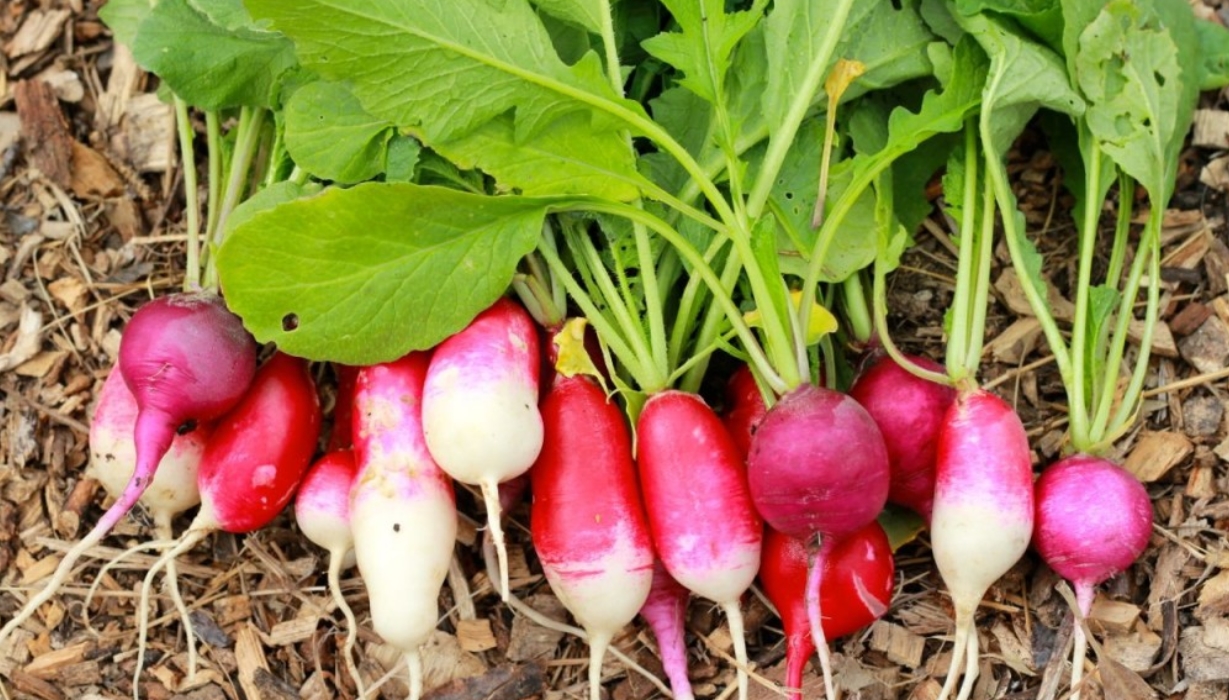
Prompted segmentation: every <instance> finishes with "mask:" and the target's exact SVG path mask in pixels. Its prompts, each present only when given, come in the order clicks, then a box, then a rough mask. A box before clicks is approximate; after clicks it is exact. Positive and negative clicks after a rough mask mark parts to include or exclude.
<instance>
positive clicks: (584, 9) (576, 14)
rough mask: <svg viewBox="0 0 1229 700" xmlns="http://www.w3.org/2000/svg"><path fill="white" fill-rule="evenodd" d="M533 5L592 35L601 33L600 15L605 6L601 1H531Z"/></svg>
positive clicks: (603, 11) (603, 12)
mask: <svg viewBox="0 0 1229 700" xmlns="http://www.w3.org/2000/svg"><path fill="white" fill-rule="evenodd" d="M533 4H534V5H537V7H538V9H540V10H542V11H543V12H545V13H547V14H549V15H550V16H552V17H555V18H557V19H561V20H563V21H565V22H570V23H572V24H575V25H577V26H579V27H581V28H582V29H584V30H586V31H588V32H592V33H593V34H601V33H602V15H603V14H605V10H606V6H607V4H606V3H604V2H601V0H533Z"/></svg>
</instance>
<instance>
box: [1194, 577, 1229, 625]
mask: <svg viewBox="0 0 1229 700" xmlns="http://www.w3.org/2000/svg"><path fill="white" fill-rule="evenodd" d="M1220 615H1229V570H1226V571H1221V572H1220V573H1218V574H1216V575H1215V576H1213V577H1212V578H1210V579H1208V580H1207V581H1204V582H1203V585H1202V586H1201V587H1200V588H1199V607H1198V608H1197V609H1196V611H1195V617H1197V618H1199V619H1200V620H1207V619H1209V618H1212V617H1216V616H1220Z"/></svg>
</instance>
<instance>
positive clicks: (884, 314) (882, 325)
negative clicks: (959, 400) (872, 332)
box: [871, 258, 952, 386]
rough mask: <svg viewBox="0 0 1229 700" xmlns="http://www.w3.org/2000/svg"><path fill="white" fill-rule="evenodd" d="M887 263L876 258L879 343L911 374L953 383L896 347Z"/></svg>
mask: <svg viewBox="0 0 1229 700" xmlns="http://www.w3.org/2000/svg"><path fill="white" fill-rule="evenodd" d="M887 277H888V271H887V265H886V264H884V262H883V260H882V259H880V258H876V259H875V280H874V284H873V285H872V294H873V296H874V301H873V302H872V303H871V308H872V309H874V312H875V327H876V328H878V329H879V336H878V337H879V343H880V345H882V346H883V349H884V350H886V351H887V353H888V355H889V356H890V357H891V358H892V359H893V360H895V361H896V364H898V365H900V367H901V369H903V370H905V371H906V372H909V373H910V374H912V375H914V376H916V377H919V378H921V379H926V380H928V381H932V382H934V383H936V384H942V385H944V386H951V385H952V378H951V377H949V376H947V375H946V374H941V373H939V372H932V371H930V370H928V369H924V368H922V367H919V366H917V365H916V364H914V363H912V362H910V361H909V360H908V358H906V357H905V354H904V353H903V352H901V351H900V348H898V347H896V342H895V341H893V340H892V334H891V333H889V332H888V284H887Z"/></svg>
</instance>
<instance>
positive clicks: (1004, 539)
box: [930, 389, 1033, 700]
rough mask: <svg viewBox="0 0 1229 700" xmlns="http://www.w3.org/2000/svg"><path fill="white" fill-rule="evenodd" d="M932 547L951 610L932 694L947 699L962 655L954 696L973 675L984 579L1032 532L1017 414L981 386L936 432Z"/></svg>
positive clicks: (1026, 456) (1001, 570) (1029, 481)
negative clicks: (950, 638)
mask: <svg viewBox="0 0 1229 700" xmlns="http://www.w3.org/2000/svg"><path fill="white" fill-rule="evenodd" d="M935 466H936V472H935V500H934V511H933V515H932V517H931V523H930V533H931V546H932V548H933V550H934V558H935V564H936V565H937V566H938V567H939V574H940V575H941V576H942V577H943V581H944V583H946V584H947V587H948V590H949V591H950V592H951V596H952V604H953V606H954V607H955V609H956V640H955V646H954V647H953V649H952V662H951V667H950V668H949V669H948V673H947V678H946V680H945V681H944V683H943V689H942V691H941V692H940V694H939V699H940V700H946V698H947V697H948V696H949V695H950V694H951V692H952V689H953V688H954V687H955V683H956V678H957V677H958V676H959V669H960V662H961V660H962V659H965V658H966V655H967V666H966V668H965V673H964V681H963V682H962V683H961V686H960V694H959V696H958V698H959V700H966V699H967V698H968V697H969V694H970V693H971V692H973V683H974V681H975V680H977V656H978V641H977V635H976V634H975V633H973V616H974V613H975V612H976V611H977V606H978V604H979V603H980V602H981V599H982V597H983V596H984V595H985V594H986V591H987V590H989V589H990V586H991V584H993V583H994V582H995V581H996V580H998V579H999V577H1001V576H1002V575H1003V574H1005V573H1007V570H1008V569H1010V568H1011V567H1012V566H1013V565H1015V563H1016V562H1017V561H1019V559H1020V557H1021V556H1023V554H1024V552H1025V550H1026V549H1028V543H1029V538H1030V537H1031V536H1032V533H1033V471H1032V460H1031V457H1030V453H1029V447H1028V437H1027V435H1026V434H1025V432H1024V426H1023V425H1022V424H1021V423H1020V417H1019V416H1017V415H1016V412H1015V411H1013V410H1012V408H1011V406H1008V405H1007V404H1006V403H1005V402H1004V401H1003V400H1002V399H1000V398H999V397H997V396H995V395H994V394H991V393H989V392H987V391H983V390H980V389H979V390H973V391H968V392H966V393H962V394H961V395H960V396H958V397H957V398H956V402H955V403H953V404H952V406H951V408H949V409H948V411H947V415H946V416H945V417H944V419H943V428H942V429H941V430H940V431H939V448H938V452H937V455H936V462H935Z"/></svg>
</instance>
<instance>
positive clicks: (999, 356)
mask: <svg viewBox="0 0 1229 700" xmlns="http://www.w3.org/2000/svg"><path fill="white" fill-rule="evenodd" d="M1040 337H1041V321H1038V320H1037V319H1035V318H1033V317H1031V316H1029V317H1025V318H1020V319H1017V320H1016V321H1015V322H1014V323H1012V324H1011V325H1010V326H1008V327H1007V328H1006V329H1005V330H1004V331H1003V332H1002V333H999V334H998V335H997V336H995V338H994V339H992V340H991V341H990V342H989V343H988V344H987V348H986V349H987V350H989V351H990V356H991V357H993V358H994V359H995V361H997V362H1002V363H1004V364H1009V365H1016V364H1019V363H1021V362H1022V361H1024V358H1026V357H1028V355H1029V353H1031V352H1032V351H1033V350H1034V349H1035V348H1036V347H1037V339H1038V338H1040Z"/></svg>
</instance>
